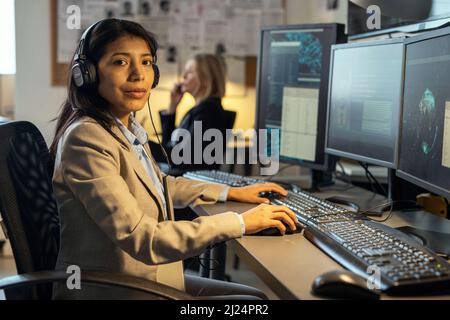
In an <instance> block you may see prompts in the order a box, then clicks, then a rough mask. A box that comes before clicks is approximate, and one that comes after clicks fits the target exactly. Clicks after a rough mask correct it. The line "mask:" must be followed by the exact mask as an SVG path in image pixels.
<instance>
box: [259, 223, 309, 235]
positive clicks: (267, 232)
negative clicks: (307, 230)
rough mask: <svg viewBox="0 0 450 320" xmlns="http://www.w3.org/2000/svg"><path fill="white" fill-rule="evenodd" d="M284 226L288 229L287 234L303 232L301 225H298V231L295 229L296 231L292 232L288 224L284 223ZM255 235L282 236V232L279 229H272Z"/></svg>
mask: <svg viewBox="0 0 450 320" xmlns="http://www.w3.org/2000/svg"><path fill="white" fill-rule="evenodd" d="M283 224H284V226H285V227H286V233H285V234H295V233H300V232H302V230H303V227H302V226H301V225H300V224H297V225H296V227H297V229H295V230H291V228H290V227H289V226H288V225H287V224H286V223H284V222H283ZM255 235H257V236H281V232H280V230H278V228H275V227H271V228H267V229H264V230H261V231H259V232H257V233H255Z"/></svg>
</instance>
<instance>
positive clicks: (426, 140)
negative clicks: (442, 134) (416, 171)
mask: <svg viewBox="0 0 450 320" xmlns="http://www.w3.org/2000/svg"><path fill="white" fill-rule="evenodd" d="M419 113H420V119H421V120H420V129H419V130H420V139H421V140H422V142H421V143H420V149H421V151H422V152H423V153H424V154H426V155H428V154H430V152H431V151H432V150H433V148H434V145H435V143H436V138H437V129H438V127H437V125H435V119H436V99H435V98H434V95H433V92H431V90H430V89H428V88H427V89H426V90H425V91H424V93H423V95H422V99H421V100H420V103H419Z"/></svg>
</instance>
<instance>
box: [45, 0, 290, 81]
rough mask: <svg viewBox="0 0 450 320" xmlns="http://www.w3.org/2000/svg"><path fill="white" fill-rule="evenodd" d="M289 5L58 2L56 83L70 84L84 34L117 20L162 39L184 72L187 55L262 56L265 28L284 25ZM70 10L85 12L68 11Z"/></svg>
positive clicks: (249, 0) (224, 0) (233, 0)
mask: <svg viewBox="0 0 450 320" xmlns="http://www.w3.org/2000/svg"><path fill="white" fill-rule="evenodd" d="M283 3H284V2H283V1H282V0H176V1H175V0H52V10H54V19H53V20H54V22H53V25H54V28H55V29H56V30H55V31H54V37H55V38H56V39H55V40H54V44H53V45H54V50H55V54H54V56H55V61H54V62H53V65H54V66H55V68H56V69H57V70H55V71H54V72H53V74H54V77H53V79H54V81H53V82H54V84H56V85H61V84H65V80H64V79H63V78H64V75H65V73H67V72H66V70H65V69H64V68H67V64H69V63H70V61H71V59H72V57H73V54H74V52H75V49H76V47H77V45H78V42H79V39H80V36H81V34H82V33H83V32H84V30H85V29H86V28H87V27H88V26H89V25H91V24H92V23H94V22H95V21H98V20H101V19H105V18H113V17H116V18H120V19H127V20H132V21H136V22H138V23H140V24H142V25H143V26H144V27H145V28H146V29H147V30H149V31H151V32H152V33H154V34H155V35H156V37H157V41H158V44H159V47H160V48H161V49H167V48H175V49H176V51H177V52H178V54H179V57H178V59H177V62H176V63H177V64H178V67H177V70H178V72H179V71H180V70H182V66H183V65H182V63H183V62H184V60H186V59H187V58H188V54H187V53H186V52H188V53H192V52H194V51H195V52H207V53H213V54H221V55H223V56H225V57H228V56H233V57H249V56H256V55H257V53H258V47H259V35H260V29H261V27H263V26H266V25H277V24H283V23H284V21H285V9H284V6H283ZM69 7H70V8H74V7H75V8H78V9H79V10H78V12H77V10H75V11H74V10H68V8H69ZM77 15H78V16H77ZM69 20H71V21H76V20H78V21H79V25H78V28H70V27H68V24H67V22H68V21H69ZM75 25H76V24H75ZM186 48H187V49H186ZM172 51H173V49H172ZM191 51H192V52H191ZM169 69H171V70H175V68H169ZM177 76H179V74H177Z"/></svg>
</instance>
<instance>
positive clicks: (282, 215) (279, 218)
mask: <svg viewBox="0 0 450 320" xmlns="http://www.w3.org/2000/svg"><path fill="white" fill-rule="evenodd" d="M242 218H243V219H244V224H245V234H253V233H257V232H259V231H261V230H264V229H267V228H277V229H278V230H279V231H280V233H281V234H283V235H284V234H285V232H286V226H285V225H287V226H289V228H290V229H291V230H296V229H297V227H296V225H297V224H298V218H297V216H296V215H295V214H294V212H293V211H292V210H291V209H289V208H287V207H285V206H276V205H268V204H260V205H259V206H257V207H255V208H253V209H251V210H248V211H246V212H244V213H243V214H242Z"/></svg>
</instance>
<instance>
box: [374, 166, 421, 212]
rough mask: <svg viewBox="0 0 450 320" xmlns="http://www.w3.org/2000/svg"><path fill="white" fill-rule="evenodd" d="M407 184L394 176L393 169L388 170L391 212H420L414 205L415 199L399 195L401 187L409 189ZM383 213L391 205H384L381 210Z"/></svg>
mask: <svg viewBox="0 0 450 320" xmlns="http://www.w3.org/2000/svg"><path fill="white" fill-rule="evenodd" d="M406 183H407V182H406V181H403V180H400V179H399V178H398V177H397V175H396V174H395V170H394V169H389V170H388V200H389V201H391V202H392V203H393V204H392V210H393V211H411V210H420V209H422V208H421V207H420V206H418V205H417V204H416V199H415V197H412V195H411V196H408V195H406V194H402V193H401V191H402V190H401V189H402V186H404V187H406V188H409V187H408V186H407V185H406V186H405V184H406ZM382 210H383V211H384V212H386V211H389V210H391V205H386V206H384V207H383V208H382Z"/></svg>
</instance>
